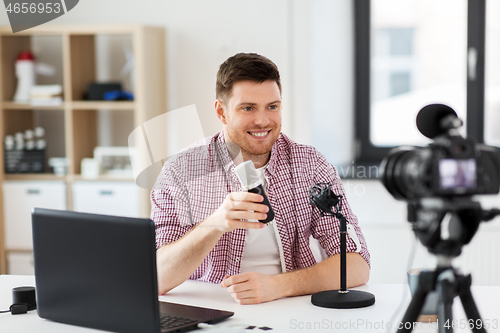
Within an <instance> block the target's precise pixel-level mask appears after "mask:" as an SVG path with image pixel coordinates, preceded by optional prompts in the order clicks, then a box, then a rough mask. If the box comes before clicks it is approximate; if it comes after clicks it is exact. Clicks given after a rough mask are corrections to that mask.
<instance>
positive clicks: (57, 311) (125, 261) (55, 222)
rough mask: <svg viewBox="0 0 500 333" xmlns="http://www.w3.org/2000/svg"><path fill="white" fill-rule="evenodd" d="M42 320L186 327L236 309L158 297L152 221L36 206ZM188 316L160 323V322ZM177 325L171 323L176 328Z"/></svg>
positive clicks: (151, 328) (144, 328) (118, 328)
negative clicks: (168, 301)
mask: <svg viewBox="0 0 500 333" xmlns="http://www.w3.org/2000/svg"><path fill="white" fill-rule="evenodd" d="M32 226H33V252H34V263H35V280H36V294H37V311H38V315H39V316H40V317H41V318H45V319H49V320H53V321H56V322H61V323H66V324H72V325H78V326H84V327H90V328H96V329H101V330H107V331H114V332H123V333H125V332H152V333H158V332H182V331H187V330H191V329H195V328H197V325H198V323H202V322H204V323H210V324H212V323H216V322H219V321H221V320H224V319H226V318H228V317H230V316H232V315H233V314H234V313H233V312H228V311H221V310H215V309H208V308H201V307H194V306H187V305H181V304H174V303H167V302H159V301H158V287H157V276H156V248H155V229H154V223H153V221H151V220H149V219H140V218H129V217H118V216H107V215H96V214H86V213H78V212H72V211H59V210H51V209H41V208H35V209H34V210H33V213H32ZM176 320H178V321H181V322H182V321H184V323H181V324H179V322H178V321H177V322H176V323H175V324H170V326H169V325H166V326H165V327H163V326H162V327H160V321H167V322H168V321H174V322H175V321H176ZM172 325H173V326H172Z"/></svg>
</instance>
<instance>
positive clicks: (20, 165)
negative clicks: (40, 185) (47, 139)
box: [5, 149, 45, 173]
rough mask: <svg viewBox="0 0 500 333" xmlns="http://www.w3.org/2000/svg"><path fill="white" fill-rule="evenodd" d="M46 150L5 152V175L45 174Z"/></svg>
mask: <svg viewBox="0 0 500 333" xmlns="http://www.w3.org/2000/svg"><path fill="white" fill-rule="evenodd" d="M44 172H45V149H42V150H26V149H24V150H5V173H44Z"/></svg>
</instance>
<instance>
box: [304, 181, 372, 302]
mask: <svg viewBox="0 0 500 333" xmlns="http://www.w3.org/2000/svg"><path fill="white" fill-rule="evenodd" d="M309 193H310V195H311V197H310V201H309V203H310V204H311V205H314V206H316V207H318V209H319V210H320V213H321V216H325V215H329V216H333V217H336V218H337V219H338V220H339V222H340V226H339V229H340V290H326V291H320V292H318V293H315V294H313V295H311V303H312V304H314V305H316V306H320V307H323V308H334V309H354V308H362V307H366V306H370V305H373V304H374V303H375V296H374V295H373V294H371V293H369V292H366V291H360V290H347V254H346V252H347V249H346V233H347V219H346V218H345V216H344V215H343V214H342V213H341V210H342V198H343V196H341V195H335V193H333V192H332V191H331V184H330V183H319V184H315V185H313V186H311V188H310V190H309ZM333 207H334V208H335V211H333V210H332V208H333Z"/></svg>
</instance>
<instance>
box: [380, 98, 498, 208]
mask: <svg viewBox="0 0 500 333" xmlns="http://www.w3.org/2000/svg"><path fill="white" fill-rule="evenodd" d="M462 124H463V122H462V120H460V119H459V118H458V116H457V114H456V113H455V111H454V110H453V109H452V108H450V107H449V106H446V105H443V104H431V105H427V106H425V107H424V108H422V109H421V110H420V112H419V113H418V116H417V127H418V129H419V131H420V132H421V133H422V134H423V135H425V136H426V137H428V138H430V139H434V142H433V143H431V144H430V145H429V146H428V147H425V148H421V147H408V146H403V147H396V148H394V149H392V150H391V151H390V152H389V154H388V155H387V156H386V157H385V158H384V160H383V161H382V164H381V172H380V174H381V179H382V182H383V184H384V186H385V187H386V188H387V190H388V191H389V192H390V193H391V194H392V195H393V196H394V198H396V199H398V200H413V199H420V198H429V197H451V196H471V195H475V194H495V193H498V192H499V189H500V150H499V149H498V148H495V147H492V146H487V145H484V144H477V143H476V142H475V141H474V140H473V139H466V138H463V137H462V136H460V135H459V133H458V131H457V129H458V128H459V127H460V126H462Z"/></svg>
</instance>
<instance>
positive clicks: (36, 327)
mask: <svg viewBox="0 0 500 333" xmlns="http://www.w3.org/2000/svg"><path fill="white" fill-rule="evenodd" d="M25 285H31V286H34V285H35V279H34V277H33V276H14V275H0V310H7V309H8V308H9V306H10V304H11V303H12V288H14V287H19V286H25ZM356 289H360V290H366V291H369V292H371V293H373V294H375V297H376V302H375V305H373V306H371V307H367V308H362V309H349V310H337V309H324V308H319V307H316V306H314V305H312V304H311V301H310V296H300V297H291V298H285V299H280V300H276V301H273V302H269V303H263V304H257V305H239V304H237V303H236V302H234V300H233V299H232V297H231V296H230V295H229V293H228V292H227V291H226V290H225V289H224V288H221V287H220V286H219V285H216V284H211V283H204V282H198V281H186V282H185V283H183V284H181V285H180V286H178V287H177V288H175V289H173V290H172V291H171V292H170V293H168V294H167V295H164V296H160V297H159V299H160V300H163V301H169V302H176V303H183V304H189V305H197V306H204V307H212V308H219V309H222V310H229V311H233V312H234V313H235V314H234V316H233V317H231V318H229V319H228V320H226V321H224V322H223V323H220V324H217V325H215V326H216V329H215V328H205V329H202V330H198V331H197V332H203V331H205V330H206V331H213V332H221V333H223V332H227V333H229V332H245V333H248V332H265V331H263V330H259V329H254V330H244V328H245V327H247V326H257V327H262V326H267V327H271V328H273V331H272V332H311V331H318V332H334V331H335V332H387V329H385V327H386V324H387V322H388V321H390V320H391V319H392V317H393V314H394V312H395V311H396V310H397V309H400V314H399V316H398V317H397V321H400V320H401V318H402V316H403V312H404V311H405V310H406V307H407V304H408V302H409V292H408V291H407V290H408V287H407V286H406V285H402V284H368V285H365V286H362V287H360V288H356ZM472 292H473V294H474V297H475V300H476V303H477V304H478V308H479V311H480V313H481V316H482V318H483V320H488V322H489V323H490V325H493V324H494V323H495V322H496V326H492V328H490V329H489V330H488V332H500V287H482V286H481V287H473V289H472ZM405 293H406V294H407V297H406V300H405V302H404V304H403V305H402V306H401V299H402V296H403V294H405ZM453 311H454V312H453V315H454V318H456V324H458V325H459V324H460V319H462V321H464V319H465V318H466V317H465V314H464V312H463V309H462V307H461V303H460V301H459V299H458V298H457V299H455V302H454V310H453ZM382 325H383V327H384V328H382ZM0 331H1V332H9V333H17V332H23V333H24V332H30V333H37V332H47V333H48V332H50V333H59V332H61V333H62V332H65V333H67V332H69V333H72V332H102V331H97V330H92V329H87V328H82V327H76V326H71V325H65V324H60V323H55V322H51V321H49V320H45V319H41V318H39V317H38V315H37V314H36V311H30V312H29V313H28V314H24V315H15V316H13V315H11V314H9V313H5V314H0ZM435 331H436V330H434V329H431V327H429V325H428V324H424V325H422V327H421V328H420V329H417V330H415V331H414V332H435ZM455 332H470V330H468V329H463V330H461V329H457V330H455Z"/></svg>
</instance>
